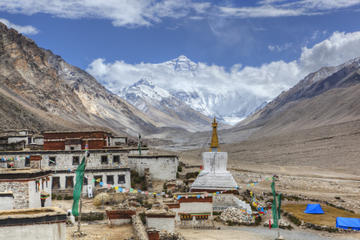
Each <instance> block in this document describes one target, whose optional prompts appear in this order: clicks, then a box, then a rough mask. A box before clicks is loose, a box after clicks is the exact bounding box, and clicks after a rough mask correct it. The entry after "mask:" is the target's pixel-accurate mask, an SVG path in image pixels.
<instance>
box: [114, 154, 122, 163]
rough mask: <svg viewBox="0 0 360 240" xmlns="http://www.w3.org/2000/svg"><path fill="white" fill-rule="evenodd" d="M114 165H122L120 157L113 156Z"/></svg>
mask: <svg viewBox="0 0 360 240" xmlns="http://www.w3.org/2000/svg"><path fill="white" fill-rule="evenodd" d="M113 164H120V155H114V156H113Z"/></svg>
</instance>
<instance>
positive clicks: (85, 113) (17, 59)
mask: <svg viewBox="0 0 360 240" xmlns="http://www.w3.org/2000/svg"><path fill="white" fill-rule="evenodd" d="M0 56H1V58H0V66H1V68H0V82H1V83H2V84H1V87H0V88H1V90H2V91H1V92H6V93H8V95H7V96H6V97H8V98H10V99H11V101H13V102H14V103H16V104H19V106H21V111H24V112H27V113H28V114H30V115H33V116H36V117H35V118H36V119H43V120H44V121H46V122H47V124H45V125H46V126H52V125H53V126H54V128H66V129H76V128H78V126H84V127H89V128H108V129H111V130H113V131H115V132H121V133H127V134H131V135H136V134H137V133H138V132H145V133H149V132H152V131H155V130H156V131H158V129H157V126H156V123H155V122H154V121H153V120H151V119H149V118H148V117H147V116H146V115H145V114H143V113H141V112H140V111H138V110H137V109H136V108H134V107H133V106H131V105H130V104H128V103H126V102H124V101H123V100H122V99H121V98H120V97H118V96H117V95H115V94H113V93H111V92H110V91H108V90H107V89H105V88H104V87H103V86H102V85H101V84H99V83H98V82H97V81H96V79H95V78H93V77H92V76H91V75H89V74H88V73H87V72H85V71H83V70H81V69H79V68H77V67H74V66H72V65H70V64H68V63H66V62H65V61H64V60H63V59H62V58H61V57H60V56H57V55H54V54H53V53H52V52H51V51H50V50H45V49H42V48H40V47H38V46H37V45H36V43H35V42H34V41H33V40H31V39H29V38H27V37H26V36H23V35H22V34H19V33H18V32H17V31H16V30H14V29H8V28H7V27H6V26H5V25H4V24H2V23H0ZM25 106H28V107H25ZM1 107H2V108H3V109H6V105H5V104H3V105H2V106H1ZM12 118H14V116H9V119H6V122H11V121H15V122H16V119H12ZM51 119H57V120H58V121H57V123H58V124H53V123H52V122H51ZM3 121H5V119H3ZM18 123H19V124H17V125H16V124H15V125H14V126H13V127H16V128H18V127H20V128H23V127H25V128H26V127H29V126H28V125H27V124H26V122H21V121H18ZM35 125H36V124H35ZM37 126H38V128H39V129H38V130H44V129H42V128H41V127H39V125H37ZM1 127H2V128H5V127H7V125H2V126H1Z"/></svg>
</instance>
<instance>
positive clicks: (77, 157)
mask: <svg viewBox="0 0 360 240" xmlns="http://www.w3.org/2000/svg"><path fill="white" fill-rule="evenodd" d="M75 159H77V161H74V160H75ZM76 162H77V163H76ZM79 164H80V157H79V156H73V157H72V165H79Z"/></svg>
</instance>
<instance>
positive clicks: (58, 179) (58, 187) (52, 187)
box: [51, 177, 61, 189]
mask: <svg viewBox="0 0 360 240" xmlns="http://www.w3.org/2000/svg"><path fill="white" fill-rule="evenodd" d="M54 179H57V181H56V182H57V183H58V184H57V186H55V185H54V182H55V181H54ZM60 188H61V183H60V177H52V183H51V189H60Z"/></svg>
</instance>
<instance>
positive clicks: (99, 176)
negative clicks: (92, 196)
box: [94, 175, 102, 187]
mask: <svg viewBox="0 0 360 240" xmlns="http://www.w3.org/2000/svg"><path fill="white" fill-rule="evenodd" d="M99 178H100V182H102V175H97V176H94V179H95V187H96V186H100V182H98V181H96V180H97V179H99Z"/></svg>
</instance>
